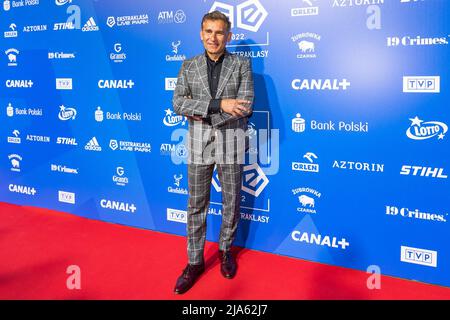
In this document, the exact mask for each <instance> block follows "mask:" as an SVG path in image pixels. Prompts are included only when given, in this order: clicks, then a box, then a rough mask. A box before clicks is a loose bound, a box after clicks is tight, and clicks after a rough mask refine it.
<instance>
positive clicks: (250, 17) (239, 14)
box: [209, 0, 268, 32]
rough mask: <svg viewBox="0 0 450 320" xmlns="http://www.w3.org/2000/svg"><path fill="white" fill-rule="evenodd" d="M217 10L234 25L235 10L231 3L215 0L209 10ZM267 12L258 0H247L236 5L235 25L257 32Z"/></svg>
mask: <svg viewBox="0 0 450 320" xmlns="http://www.w3.org/2000/svg"><path fill="white" fill-rule="evenodd" d="M215 10H219V11H221V12H223V13H224V14H225V15H226V16H227V17H228V18H229V19H230V22H231V27H234V26H235V24H234V23H235V19H234V18H235V12H234V7H233V6H232V5H229V4H226V3H223V2H219V1H216V2H214V4H213V5H212V7H211V9H210V10H209V12H212V11H215ZM267 16H268V13H267V11H266V9H264V7H263V6H262V4H261V3H260V2H259V0H247V1H244V2H243V3H241V4H238V5H237V6H236V20H237V21H236V22H237V23H236V27H237V28H241V29H244V30H249V31H252V32H257V31H258V30H259V28H260V27H261V25H262V24H263V22H264V20H266V18H267Z"/></svg>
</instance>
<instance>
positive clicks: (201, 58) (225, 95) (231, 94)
mask: <svg viewBox="0 0 450 320" xmlns="http://www.w3.org/2000/svg"><path fill="white" fill-rule="evenodd" d="M213 98H214V99H243V100H248V101H250V102H251V103H250V112H249V113H248V114H247V115H246V116H244V117H235V116H232V115H231V114H228V113H225V112H219V113H215V114H210V115H209V117H210V119H211V124H209V123H207V122H205V121H195V120H192V119H189V140H188V141H187V142H188V149H189V151H190V155H196V156H202V155H203V152H204V150H205V148H206V146H207V145H208V144H210V143H211V137H212V136H213V135H215V136H216V137H217V136H218V135H219V136H220V138H219V139H213V140H215V146H214V147H215V151H216V154H219V155H220V154H226V155H227V156H229V155H230V150H231V149H228V148H227V147H226V145H227V144H229V143H236V140H238V141H237V143H238V144H242V143H243V144H244V145H246V140H247V139H245V140H243V138H242V137H238V136H235V137H231V132H232V131H236V130H235V129H241V130H239V131H241V132H242V131H244V132H245V131H246V130H247V122H248V117H249V116H251V113H252V107H251V106H252V103H253V98H254V89H253V75H252V67H251V63H250V60H249V59H248V58H245V57H241V56H238V55H233V54H230V53H229V52H227V51H225V57H224V60H223V62H222V70H221V72H220V78H219V86H218V88H217V93H216V96H215V97H212V96H211V92H210V90H209V84H208V67H207V63H206V57H205V54H200V55H198V56H195V57H193V58H191V59H188V60H185V61H184V62H183V65H182V66H181V69H180V72H179V74H178V80H177V86H176V88H175V92H174V95H173V101H172V102H173V108H174V111H175V112H176V113H177V114H180V115H184V116H200V117H202V118H205V117H207V116H208V106H209V102H210V100H211V99H213ZM230 129H232V130H230ZM233 141H234V142H233ZM227 150H228V151H227ZM231 153H232V154H231V155H233V154H234V155H236V148H234V149H233V152H231Z"/></svg>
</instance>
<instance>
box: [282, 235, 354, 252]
mask: <svg viewBox="0 0 450 320" xmlns="http://www.w3.org/2000/svg"><path fill="white" fill-rule="evenodd" d="M291 238H292V240H294V241H296V242H304V243H307V244H310V245H316V246H322V247H329V248H335V249H342V250H345V249H346V248H347V247H348V246H349V245H350V243H348V242H347V241H346V240H345V238H342V239H341V240H339V241H338V239H337V238H336V237H332V236H328V235H326V236H323V235H321V234H314V233H311V234H309V233H307V232H301V231H297V230H295V231H293V232H292V233H291Z"/></svg>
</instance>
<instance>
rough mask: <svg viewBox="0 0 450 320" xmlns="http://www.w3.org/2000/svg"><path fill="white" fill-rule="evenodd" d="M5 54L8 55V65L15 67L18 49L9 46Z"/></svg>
mask: <svg viewBox="0 0 450 320" xmlns="http://www.w3.org/2000/svg"><path fill="white" fill-rule="evenodd" d="M5 54H6V56H7V57H8V66H9V67H17V56H18V55H19V50H17V49H14V48H11V49H8V50H6V51H5Z"/></svg>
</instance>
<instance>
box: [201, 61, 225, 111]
mask: <svg viewBox="0 0 450 320" xmlns="http://www.w3.org/2000/svg"><path fill="white" fill-rule="evenodd" d="M205 56H206V65H207V67H208V85H209V91H210V92H211V97H212V100H211V101H210V102H209V106H208V114H211V113H217V112H219V111H220V99H216V98H215V97H216V93H217V89H218V87H219V79H220V72H221V71H222V63H223V59H224V58H225V53H223V54H222V55H221V56H220V58H219V59H218V60H217V61H213V60H211V59H210V58H209V56H208V54H207V53H206V52H205Z"/></svg>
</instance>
